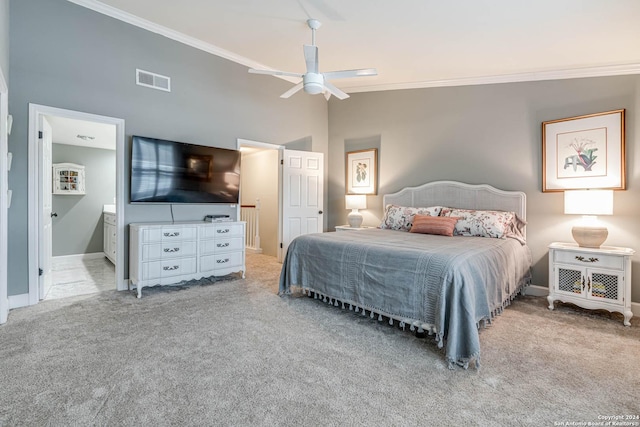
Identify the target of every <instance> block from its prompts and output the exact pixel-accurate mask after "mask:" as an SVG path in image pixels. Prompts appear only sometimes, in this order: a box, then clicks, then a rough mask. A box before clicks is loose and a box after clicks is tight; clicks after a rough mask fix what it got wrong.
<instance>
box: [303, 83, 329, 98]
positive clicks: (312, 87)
mask: <svg viewBox="0 0 640 427" xmlns="http://www.w3.org/2000/svg"><path fill="white" fill-rule="evenodd" d="M304 91H305V92H307V93H308V94H310V95H317V94H319V93H322V92H324V85H322V84H320V83H315V82H313V83H307V84H306V85H304Z"/></svg>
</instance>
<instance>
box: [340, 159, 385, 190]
mask: <svg viewBox="0 0 640 427" xmlns="http://www.w3.org/2000/svg"><path fill="white" fill-rule="evenodd" d="M345 164H346V172H347V176H346V186H347V188H346V190H347V194H378V187H377V179H376V178H377V176H378V150H377V149H376V148H371V149H367V150H360V151H350V152H348V153H347V158H346V163H345Z"/></svg>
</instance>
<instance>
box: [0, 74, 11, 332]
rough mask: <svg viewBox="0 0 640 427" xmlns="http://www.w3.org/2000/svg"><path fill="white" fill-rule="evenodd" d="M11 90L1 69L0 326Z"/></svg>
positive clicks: (4, 304)
mask: <svg viewBox="0 0 640 427" xmlns="http://www.w3.org/2000/svg"><path fill="white" fill-rule="evenodd" d="M8 98H9V88H8V87H7V82H6V80H5V78H4V73H3V70H2V68H0V324H3V323H5V322H6V321H7V318H8V317H9V296H8V291H9V289H8V286H7V257H8V256H9V252H8V247H7V242H8V240H9V237H8V233H9V226H8V224H9V222H8V219H7V217H8V216H9V195H8V191H9V184H8V181H9V165H8V155H9V129H8V118H9V100H8Z"/></svg>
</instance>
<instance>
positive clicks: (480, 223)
mask: <svg viewBox="0 0 640 427" xmlns="http://www.w3.org/2000/svg"><path fill="white" fill-rule="evenodd" d="M440 215H441V216H443V217H458V222H457V223H456V226H455V229H454V230H453V234H454V235H456V236H477V237H494V238H497V239H503V238H506V237H510V234H511V233H512V230H513V227H514V224H515V218H516V214H515V213H514V212H504V211H484V210H470V209H456V208H443V209H442V212H441V213H440Z"/></svg>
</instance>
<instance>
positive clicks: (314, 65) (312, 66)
mask: <svg viewBox="0 0 640 427" xmlns="http://www.w3.org/2000/svg"><path fill="white" fill-rule="evenodd" d="M307 25H308V26H309V28H311V44H310V45H308V44H305V45H304V60H305V62H306V63H307V72H306V73H304V74H301V73H290V72H287V71H277V70H256V69H254V68H251V69H249V72H250V73H253V74H268V75H272V76H290V77H301V78H302V81H301V82H300V83H298V84H297V85H295V86H294V87H292V88H291V89H289V90H288V91H286V92H285V93H283V94H282V95H280V98H289V97H290V96H291V95H293V94H294V93H296V92H298V91H299V90H300V89H304V91H305V92H306V93H309V94H311V95H316V94H318V93H323V94H324V96H325V98H326V99H327V100H328V99H329V98H330V97H331V95H334V96H335V97H336V98H338V99H345V98H348V97H349V95H347V94H346V93H344V92H343V91H341V90H340V89H338V88H337V87H335V86H334V85H333V84H331V83H329V80H331V79H344V78H349V77H364V76H377V75H378V71H377V70H376V69H375V68H364V69H359V70H342V71H329V72H326V73H321V72H320V71H319V69H318V46H316V30H317V29H318V28H320V25H321V23H320V21H318V20H317V19H308V20H307Z"/></svg>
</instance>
